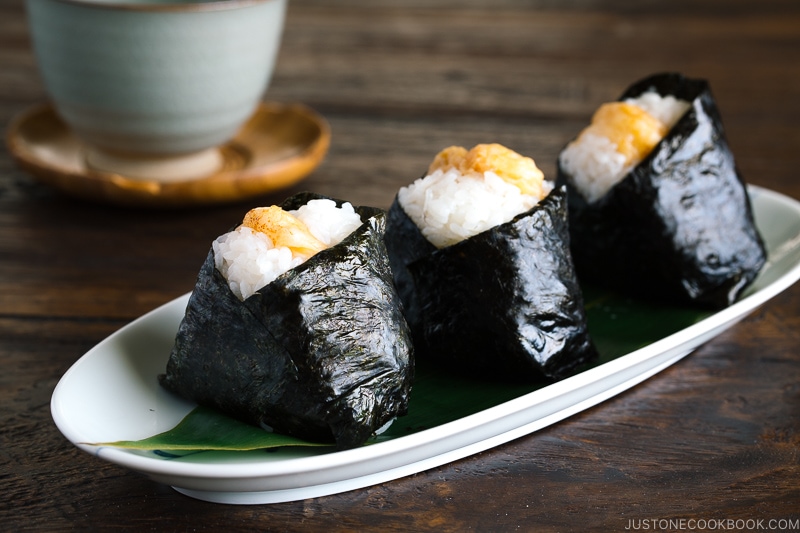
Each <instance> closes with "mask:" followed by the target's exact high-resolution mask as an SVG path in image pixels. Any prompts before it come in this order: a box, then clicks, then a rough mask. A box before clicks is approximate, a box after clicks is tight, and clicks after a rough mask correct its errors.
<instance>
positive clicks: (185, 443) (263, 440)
mask: <svg viewBox="0 0 800 533" xmlns="http://www.w3.org/2000/svg"><path fill="white" fill-rule="evenodd" d="M585 298H586V302H587V303H586V313H587V320H588V327H589V332H590V334H591V336H592V339H593V340H594V342H595V345H596V346H597V349H598V351H599V352H600V358H599V360H597V361H595V362H594V363H593V364H592V365H590V366H597V365H601V364H603V363H606V362H608V361H611V360H612V359H615V358H617V357H620V356H622V355H625V354H627V353H630V352H632V351H634V350H636V349H639V348H641V347H643V346H646V345H648V344H651V343H653V342H655V341H657V340H659V339H662V338H664V337H666V336H668V335H670V334H672V333H675V332H677V331H680V330H682V329H684V328H686V327H688V326H690V325H692V324H694V323H696V322H698V321H700V320H702V319H704V318H706V317H708V316H709V315H710V314H711V313H710V312H708V311H703V310H697V309H687V308H680V307H670V306H663V305H650V304H647V303H645V302H640V301H636V300H632V299H629V298H624V297H620V296H617V295H615V294H613V293H609V292H604V291H598V290H593V289H587V290H586V292H585ZM590 366H587V367H586V368H585V369H584V370H586V369H588V368H590ZM544 386H546V384H535V385H509V384H503V383H494V382H483V381H480V380H476V379H470V378H465V377H461V376H456V375H450V374H448V373H447V372H446V371H444V370H442V369H441V368H436V367H433V366H430V365H426V364H425V363H424V362H422V361H418V362H417V368H416V376H415V382H414V387H413V389H412V393H411V401H410V404H409V411H408V414H407V415H406V416H403V417H400V418H398V419H397V420H396V421H395V422H394V423H393V424H392V425H391V426H390V427H389V429H388V430H387V431H386V432H384V433H382V434H381V435H380V436H378V437H376V438H374V439H373V440H371V441H370V442H368V443H367V444H368V445H369V444H371V443H375V442H382V441H386V440H390V439H396V438H399V437H403V436H405V435H409V434H412V433H416V432H418V431H422V430H425V429H428V428H432V427H435V426H438V425H441V424H445V423H447V422H452V421H454V420H458V419H459V418H462V417H464V416H468V415H471V414H474V413H477V412H479V411H482V410H484V409H487V408H489V407H493V406H495V405H499V404H501V403H503V402H506V401H509V400H511V399H513V398H517V397H519V396H522V395H524V394H527V393H529V392H532V391H534V390H536V389H538V388H541V387H544ZM93 444H96V445H103V446H115V447H120V448H129V449H138V450H153V451H157V453H159V454H160V455H162V456H165V457H171V456H179V455H184V454H185V453H191V452H196V451H209V450H229V451H230V450H235V451H245V450H254V449H267V448H276V447H286V446H329V445H327V444H320V443H314V442H308V441H304V440H301V439H296V438H293V437H289V436H286V435H280V434H277V433H269V432H266V431H264V430H262V429H260V428H257V427H255V426H250V425H248V424H245V423H242V422H239V421H236V420H233V419H231V418H229V417H227V416H225V415H222V414H219V413H217V412H215V411H213V410H211V409H207V408H204V407H198V408H196V409H194V410H193V411H192V412H190V413H189V414H188V415H187V416H186V417H185V418H184V419H183V420H182V421H181V422H180V423H179V424H178V425H177V426H176V427H175V428H173V429H171V430H169V431H166V432H164V433H160V434H158V435H154V436H152V437H149V438H147V439H143V440H139V441H117V442H105V443H93Z"/></svg>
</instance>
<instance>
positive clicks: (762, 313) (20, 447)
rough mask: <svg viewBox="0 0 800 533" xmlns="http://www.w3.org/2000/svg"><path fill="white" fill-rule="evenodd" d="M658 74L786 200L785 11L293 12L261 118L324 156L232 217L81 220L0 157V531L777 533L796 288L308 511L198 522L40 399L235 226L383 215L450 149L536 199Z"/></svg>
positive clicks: (536, 7) (199, 512)
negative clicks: (518, 169)
mask: <svg viewBox="0 0 800 533" xmlns="http://www.w3.org/2000/svg"><path fill="white" fill-rule="evenodd" d="M490 5H491V7H489V6H490ZM659 71H679V72H683V73H684V74H686V75H689V76H693V77H702V78H707V79H708V80H709V81H710V83H711V86H712V90H713V92H714V94H715V96H716V98H717V101H718V104H719V106H720V108H721V110H722V113H723V118H724V121H725V125H726V128H727V134H728V138H729V141H730V144H731V145H732V147H733V150H734V153H735V154H736V157H737V162H738V165H739V167H740V170H741V172H742V174H743V175H744V177H745V178H746V179H747V180H748V181H749V182H750V183H752V184H756V185H760V186H763V187H767V188H769V189H773V190H775V191H778V192H780V193H783V194H786V195H789V196H792V197H794V198H800V179H799V177H800V173H799V172H800V126H798V125H799V124H800V4H798V3H797V2H795V1H794V0H762V1H759V2H752V1H744V0H726V1H725V2H721V1H713V0H703V1H692V2H689V1H684V0H677V1H673V2H637V3H633V2H631V3H628V2H621V1H615V0H605V1H604V0H598V1H594V2H589V1H585V0H570V1H563V2H546V1H527V2H525V1H514V0H501V1H496V2H494V1H493V2H481V1H478V0H461V1H458V2H456V1H455V0H438V1H433V0H426V1H417V2H407V1H405V0H382V1H374V0H373V1H367V0H341V1H338V2H325V1H322V0H293V1H292V2H290V6H289V11H288V20H287V26H286V32H285V38H284V43H283V48H282V51H281V54H280V58H279V62H278V65H277V70H276V72H275V76H274V81H273V83H272V86H271V88H270V89H269V92H268V94H267V96H266V99H267V100H270V101H278V102H303V103H305V104H307V105H309V106H311V107H312V108H313V109H315V110H317V111H318V112H319V113H321V114H322V115H324V116H325V117H326V118H327V119H328V121H329V122H330V124H331V127H332V132H333V136H332V144H331V147H330V151H329V153H328V156H327V158H326V159H325V161H324V162H323V164H322V165H321V166H320V167H319V168H318V169H317V170H316V171H314V172H313V173H312V174H311V175H310V176H309V177H308V179H307V180H305V181H304V182H302V183H300V184H299V185H297V186H294V187H292V188H291V189H289V190H284V191H280V192H277V193H274V194H270V195H266V196H264V197H259V198H257V199H255V200H252V201H247V202H241V203H238V204H233V205H223V206H217V207H209V208H199V209H189V210H147V209H131V208H122V207H115V206H110V205H97V204H94V203H90V202H84V201H79V200H75V199H72V198H69V197H66V196H63V195H61V194H59V193H57V192H55V191H53V190H52V189H50V188H48V187H46V186H43V185H40V184H38V183H37V182H36V181H34V180H32V179H31V177H30V176H29V175H28V174H26V173H25V172H23V171H22V170H20V169H19V168H18V167H17V166H16V165H15V164H14V162H13V161H12V159H11V157H10V155H9V153H8V151H7V150H5V149H1V150H0V369H2V370H1V371H0V384H1V385H2V386H0V418H1V420H2V422H0V464H1V465H2V467H0V524H1V525H0V529H4V530H9V531H11V530H22V529H25V528H29V529H30V530H31V531H39V530H64V529H68V528H75V529H80V530H99V531H102V530H112V529H120V530H122V529H125V530H136V531H140V530H174V531H207V530H228V531H254V530H261V531H297V530H308V531H360V530H380V531H534V530H554V531H584V530H598V531H612V530H613V531H618V530H625V529H636V528H639V529H644V528H645V527H647V528H648V529H650V530H656V529H676V528H681V527H682V528H684V529H687V528H688V527H690V525H691V524H694V526H695V528H697V527H698V524H700V525H703V524H704V525H706V526H707V529H711V528H712V527H711V526H715V527H716V529H721V526H720V524H722V526H726V525H727V526H733V527H736V526H737V524H738V525H747V522H746V521H747V520H750V521H751V522H750V525H753V524H755V525H759V524H761V525H762V526H763V527H764V528H766V527H768V526H769V525H780V524H783V525H785V526H786V525H788V526H793V529H794V530H797V529H800V523H798V520H800V313H798V309H800V285H795V286H793V287H791V288H790V289H788V290H786V291H785V292H783V293H782V294H780V295H779V296H778V297H776V298H774V299H773V300H771V301H770V302H768V303H767V304H766V305H764V306H763V307H761V308H760V309H758V310H757V311H756V312H754V313H753V314H752V315H750V316H749V317H748V318H747V319H745V320H744V321H743V322H741V323H740V324H738V325H737V326H735V327H734V328H732V329H730V330H729V331H727V332H725V333H724V334H722V335H720V336H719V337H718V338H716V339H714V340H712V341H711V342H709V343H707V344H705V345H704V346H702V347H701V348H699V349H698V350H697V351H696V352H694V353H693V354H692V355H691V356H689V357H688V358H686V359H684V360H682V361H680V362H679V363H678V364H676V365H674V366H672V367H670V368H669V369H667V370H666V371H664V372H662V373H660V374H658V375H657V376H655V377H653V378H652V379H650V380H648V381H646V382H644V383H643V384H641V385H639V386H637V387H635V388H633V389H631V390H629V391H628V392H625V393H623V394H621V395H619V396H617V397H615V398H613V399H611V400H609V401H606V402H604V403H602V404H600V405H598V406H596V407H594V408H592V409H589V410H587V411H585V412H583V413H581V414H579V415H576V416H573V417H571V418H569V419H567V420H565V421H563V422H561V423H558V424H556V425H553V426H551V427H549V428H546V429H544V430H541V431H538V432H536V433H534V434H531V435H529V436H526V437H523V438H519V439H517V440H515V441H513V442H510V443H508V444H505V445H502V446H499V447H497V448H494V449H492V450H489V451H486V452H483V453H480V454H477V455H475V456H472V457H469V458H466V459H463V460H460V461H457V462H455V463H451V464H447V465H445V466H442V467H439V468H434V469H432V470H429V471H425V472H422V473H419V474H416V475H412V476H409V477H406V478H403V479H399V480H396V481H393V482H389V483H385V484H382V485H378V486H373V487H369V488H365V489H361V490H355V491H351V492H348V493H344V494H338V495H333V496H328V497H322V498H318V499H311V500H306V501H296V502H290V503H281V504H274V505H269V506H229V505H219V504H210V503H204V502H201V501H197V500H194V499H191V498H188V497H185V496H182V495H180V494H178V493H177V492H175V491H173V490H172V489H171V488H169V487H167V486H163V485H159V484H157V483H155V482H153V481H150V480H149V479H147V478H145V477H144V476H140V475H138V474H134V473H131V472H129V471H127V470H124V469H122V468H120V467H117V466H115V465H112V464H109V463H106V462H104V461H100V460H97V459H95V458H93V457H91V456H89V455H88V454H85V453H83V452H81V451H79V450H77V449H76V448H74V447H73V446H72V445H71V444H70V443H69V442H68V441H67V440H66V439H65V438H64V437H63V436H62V435H61V434H60V433H59V431H58V430H57V429H56V427H55V425H54V423H53V421H52V418H51V415H50V409H49V402H50V396H51V393H52V392H53V388H54V387H55V385H56V383H57V382H58V380H59V378H60V377H61V376H62V374H63V373H64V372H65V371H66V370H67V369H68V368H69V367H70V366H71V365H72V364H73V363H74V362H75V361H76V360H77V359H78V358H79V357H80V356H81V355H82V354H83V353H85V352H86V351H87V350H88V349H90V348H91V347H92V346H94V345H95V344H96V343H98V342H99V341H100V340H102V339H103V338H105V337H106V336H108V335H109V334H111V333H113V332H114V331H115V330H117V329H118V328H120V327H121V326H123V325H125V324H126V323H128V322H130V321H131V320H133V319H135V318H136V317H138V316H140V315H142V314H143V313H145V312H147V311H149V310H151V309H153V308H155V307H157V306H159V305H160V304H162V303H165V302H167V301H169V300H171V299H173V298H175V297H177V296H179V295H181V294H183V293H185V292H187V291H189V290H191V289H192V286H193V284H194V280H195V276H196V274H197V271H198V269H199V266H200V264H201V262H202V260H203V258H204V257H205V254H206V252H207V249H208V246H209V244H210V241H211V240H212V239H213V238H214V237H216V236H217V235H218V234H220V233H223V232H224V231H226V230H227V229H228V227H229V226H230V225H231V224H233V223H234V222H235V221H237V220H238V219H239V218H240V217H241V215H242V214H243V213H244V211H245V210H246V209H248V208H249V207H250V206H253V205H255V204H261V205H269V204H272V203H275V202H278V201H281V200H283V199H284V198H285V197H287V196H289V195H291V194H293V193H294V192H297V191H300V190H304V189H307V190H312V191H316V192H319V193H323V194H328V195H331V196H335V197H343V198H347V199H349V200H350V201H352V202H353V203H356V204H366V205H374V206H378V207H388V206H389V204H390V203H391V201H392V199H393V196H394V194H395V191H396V190H397V188H398V187H400V186H402V185H405V184H407V183H408V182H410V181H412V180H413V179H415V178H417V177H419V176H420V174H421V173H422V172H423V171H424V169H425V168H426V167H427V164H428V162H429V161H430V159H431V158H432V156H433V155H434V154H435V153H436V152H437V151H438V150H439V149H440V148H442V147H445V146H447V145H450V144H461V145H465V146H472V145H473V144H476V143H480V142H500V143H503V144H505V145H507V146H509V147H511V148H513V149H515V150H518V151H520V152H523V153H526V154H528V155H531V156H533V157H534V158H535V159H536V161H537V162H538V163H539V165H540V167H541V168H542V169H543V170H544V171H545V173H546V174H547V175H548V176H551V177H552V176H553V174H554V168H555V165H554V162H555V160H556V157H557V154H558V151H559V150H560V148H561V147H562V146H563V145H564V144H565V143H566V142H567V141H568V140H569V139H570V138H571V137H573V136H574V135H575V134H576V133H577V132H578V131H579V130H580V128H582V127H583V125H584V124H585V123H586V121H587V120H588V118H589V116H590V114H591V112H592V111H593V110H594V108H595V107H596V106H597V105H599V104H600V103H602V102H604V101H607V100H612V99H616V98H617V97H618V96H619V94H620V93H621V92H622V90H624V88H625V87H627V85H628V84H630V83H632V82H633V81H635V80H638V79H639V78H642V77H644V76H646V75H649V74H651V73H654V72H659ZM45 100H46V95H45V92H44V88H43V85H42V83H41V80H40V78H39V75H38V73H37V70H36V66H35V62H34V58H33V54H32V52H31V48H30V43H29V39H28V31H27V28H26V25H25V17H24V9H23V6H22V1H21V0H1V1H0V121H1V122H2V124H3V125H6V124H8V121H9V120H10V119H11V117H12V116H14V115H15V114H17V113H19V112H21V111H23V110H25V109H26V108H28V107H30V106H32V105H34V104H37V103H41V102H43V101H45ZM692 519H694V520H697V522H689V521H690V520H692ZM664 520H667V521H669V520H672V522H664ZM680 520H684V521H683V522H680ZM701 520H704V521H705V522H699V521H701ZM728 520H732V521H733V522H726V521H728ZM736 520H740V522H736ZM770 520H776V521H778V520H784V522H780V523H779V522H769V521H770ZM720 521H723V522H720ZM741 521H745V522H741ZM759 521H761V522H759ZM681 524H683V526H681ZM728 529H731V527H729V528H728Z"/></svg>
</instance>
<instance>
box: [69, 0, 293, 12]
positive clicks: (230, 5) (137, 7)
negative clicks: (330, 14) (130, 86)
mask: <svg viewBox="0 0 800 533" xmlns="http://www.w3.org/2000/svg"><path fill="white" fill-rule="evenodd" d="M53 1H54V2H58V3H61V4H71V5H75V6H81V7H87V8H94V9H107V10H112V11H144V12H150V11H179V12H194V11H224V10H230V9H237V8H243V7H249V6H254V5H258V4H266V3H268V2H276V1H279V0H211V1H206V2H190V3H186V2H177V1H169V2H167V3H163V4H149V3H136V2H132V1H130V2H127V3H114V2H107V1H103V0H53Z"/></svg>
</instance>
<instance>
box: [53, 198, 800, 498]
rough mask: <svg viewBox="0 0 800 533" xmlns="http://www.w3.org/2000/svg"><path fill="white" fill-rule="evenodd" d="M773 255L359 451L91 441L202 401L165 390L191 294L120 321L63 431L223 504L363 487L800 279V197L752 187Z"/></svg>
mask: <svg viewBox="0 0 800 533" xmlns="http://www.w3.org/2000/svg"><path fill="white" fill-rule="evenodd" d="M749 190H750V196H751V199H752V202H753V208H754V213H755V218H756V224H757V226H758V228H759V230H760V231H761V234H762V236H763V237H764V240H765V241H766V244H767V248H768V250H769V260H768V263H767V265H766V266H765V268H764V269H763V271H762V272H761V274H760V276H759V277H758V279H757V280H756V281H755V283H754V284H753V285H752V286H751V287H750V288H749V289H748V291H747V293H746V294H745V295H744V297H743V298H742V299H741V300H740V301H738V302H737V303H735V304H734V305H732V306H730V307H728V308H726V309H724V310H722V311H720V312H718V313H716V314H714V315H712V316H710V317H708V318H706V319H703V320H702V321H700V322H698V323H696V324H694V325H692V326H690V327H687V328H685V329H683V330H681V331H679V332H677V333H675V334H673V335H669V336H668V337H665V338H663V339H661V340H658V341H657V342H654V343H652V344H650V345H648V346H646V347H644V348H641V349H639V350H636V351H633V352H631V353H629V354H627V355H623V356H621V357H619V358H617V359H614V360H612V361H610V362H608V363H605V364H603V365H600V366H597V367H594V368H591V369H589V370H586V371H584V372H582V373H580V374H578V375H576V376H573V377H571V378H568V379H565V380H563V381H560V382H558V383H555V384H552V385H549V386H547V387H544V388H541V389H539V390H536V391H534V392H531V393H528V394H525V395H523V396H520V397H518V398H515V399H513V400H510V401H507V402H505V403H502V404H500V405H497V406H495V407H491V408H489V409H485V410H483V411H480V412H478V413H475V414H473V415H469V416H465V417H463V418H460V419H458V420H455V421H453V422H449V423H446V424H442V425H439V426H436V427H433V428H431V429H426V430H423V431H420V432H418V433H414V434H411V435H408V436H403V437H399V438H396V439H394V440H388V441H385V442H380V443H377V444H373V445H370V446H365V447H362V448H359V449H355V450H347V451H339V452H336V451H330V449H326V448H287V449H281V450H278V451H274V452H271V453H265V452H264V451H256V452H203V453H198V454H194V455H188V456H185V457H182V458H178V459H174V458H173V459H168V458H164V457H160V456H158V455H156V454H154V453H151V452H141V451H133V450H125V449H119V448H111V447H102V446H100V447H99V446H92V445H88V444H86V443H88V442H109V441H117V440H138V439H142V438H145V437H149V436H152V435H154V434H157V433H161V432H163V431H166V430H168V429H171V428H172V427H174V426H175V425H176V424H177V423H178V422H179V421H180V420H181V419H182V418H183V417H184V416H185V415H186V414H187V413H188V412H189V411H190V410H191V409H192V408H193V407H194V405H193V404H192V403H189V402H184V401H181V400H179V399H176V397H175V396H173V395H171V394H170V393H168V392H166V391H165V390H163V389H162V388H161V387H160V386H159V384H158V381H157V375H158V374H160V373H163V371H164V368H165V365H166V360H167V358H168V356H169V353H170V350H171V348H172V343H173V341H174V337H175V333H176V331H177V329H178V324H179V323H180V321H181V319H182V318H183V314H184V310H185V308H186V303H187V301H188V297H189V295H188V294H187V295H184V296H182V297H180V298H178V299H176V300H174V301H172V302H170V303H167V304H166V305H164V306H162V307H159V308H158V309H156V310H154V311H152V312H150V313H148V314H146V315H144V316H142V317H141V318H139V319H137V320H136V321H134V322H132V323H131V324H129V325H127V326H125V327H124V328H122V329H120V330H119V331H117V332H116V333H114V334H113V335H111V336H110V337H108V338H107V339H105V340H104V341H102V342H101V343H100V344H98V345H97V346H95V347H94V348H93V349H91V350H90V351H89V352H88V353H86V354H85V355H84V356H83V357H81V358H80V359H79V360H78V361H77V362H76V363H75V365H73V366H72V368H70V369H69V371H67V373H66V374H65V375H64V376H63V377H62V379H61V381H60V382H59V383H58V386H57V387H56V389H55V391H54V392H53V397H52V401H51V410H52V415H53V419H54V421H55V423H56V425H57V426H58V428H59V430H60V431H61V432H62V433H63V434H64V436H65V437H66V438H67V439H69V440H70V441H71V442H72V443H73V444H75V445H76V446H77V447H78V448H80V449H82V450H84V451H86V452H88V453H91V454H93V455H95V456H97V457H100V458H101V459H105V460H107V461H110V462H112V463H115V464H118V465H121V466H124V467H126V468H129V469H131V470H134V471H137V472H141V473H143V474H145V475H147V476H149V477H150V478H152V479H153V480H155V481H158V482H161V483H165V484H168V485H171V486H173V487H174V488H175V489H176V490H178V491H179V492H182V493H184V494H187V495H189V496H191V497H194V498H198V499H201V500H206V501H212V502H218V503H235V504H258V503H276V502H284V501H293V500H300V499H305V498H314V497H319V496H324V495H328V494H335V493H339V492H344V491H348V490H353V489H358V488H362V487H366V486H370V485H374V484H378V483H383V482H386V481H389V480H393V479H397V478H400V477H403V476H407V475H410V474H414V473H417V472H420V471H423V470H426V469H429V468H433V467H436V466H439V465H442V464H445V463H448V462H450V461H455V460H457V459H461V458H463V457H466V456H469V455H471V454H474V453H477V452H481V451H484V450H487V449H489V448H492V447H494V446H497V445H499V444H502V443H505V442H508V441H510V440H512V439H515V438H518V437H521V436H523V435H526V434H529V433H531V432H533V431H536V430H538V429H540V428H543V427H546V426H548V425H550V424H553V423H555V422H557V421H559V420H562V419H564V418H566V417H568V416H570V415H572V414H575V413H578V412H580V411H583V410H584V409H587V408H589V407H591V406H593V405H596V404H598V403H600V402H602V401H603V400H606V399H608V398H610V397H612V396H614V395H616V394H619V393H620V392H622V391H624V390H626V389H628V388H630V387H632V386H634V385H636V384H637V383H639V382H641V381H643V380H645V379H647V378H648V377H650V376H652V375H654V374H656V373H658V372H659V371H661V370H663V369H664V368H666V367H668V366H669V365H671V364H673V363H674V362H676V361H678V360H679V359H681V358H682V357H684V356H685V355H686V354H688V353H689V352H691V351H692V350H693V349H695V348H696V347H697V346H699V345H700V344H702V343H704V342H706V341H708V340H709V339H711V338H713V337H714V336H716V335H718V334H719V333H721V332H722V331H724V330H725V329H727V328H728V327H730V326H732V325H733V324H735V323H736V322H737V321H739V320H740V319H742V318H743V317H744V316H746V315H747V314H749V313H750V312H752V311H753V310H754V309H755V308H757V307H758V306H759V305H761V304H763V303H764V302H766V301H767V300H769V299H770V298H772V297H773V296H775V295H776V294H778V293H779V292H781V291H783V290H784V289H786V288H788V287H789V286H790V285H792V284H793V283H794V282H795V281H797V279H798V278H800V203H798V202H797V201H795V200H793V199H791V198H788V197H786V196H783V195H780V194H778V193H775V192H772V191H769V190H766V189H762V188H758V187H750V189H749Z"/></svg>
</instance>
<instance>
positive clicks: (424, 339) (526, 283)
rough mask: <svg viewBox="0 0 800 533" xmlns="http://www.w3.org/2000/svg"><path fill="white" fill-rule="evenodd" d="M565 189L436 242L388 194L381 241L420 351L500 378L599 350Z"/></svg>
mask: <svg viewBox="0 0 800 533" xmlns="http://www.w3.org/2000/svg"><path fill="white" fill-rule="evenodd" d="M565 197H566V192H565V190H564V189H559V190H555V191H553V192H552V193H550V195H549V196H547V198H545V199H544V200H543V201H541V202H540V203H539V204H538V205H537V206H535V207H534V208H533V209H531V210H529V211H526V212H525V213H522V214H520V215H518V216H517V217H515V218H514V219H513V220H511V221H510V222H507V223H505V224H501V225H499V226H496V227H494V228H491V229H490V230H488V231H485V232H482V233H480V234H478V235H475V236H473V237H470V238H468V239H465V240H463V241H461V242H459V243H456V244H454V245H451V246H448V247H445V248H441V249H437V248H436V247H434V246H433V245H432V244H431V243H430V242H429V241H428V240H427V239H426V238H425V237H424V236H423V235H422V233H421V231H420V230H419V228H418V227H417V226H416V224H415V223H414V222H413V221H412V220H411V219H410V218H409V217H408V215H407V214H406V213H405V211H404V210H403V208H402V207H401V206H400V204H399V202H398V200H397V198H395V200H394V202H393V204H392V206H391V208H390V209H389V215H388V221H387V226H386V237H385V239H386V243H387V248H388V250H389V258H390V261H391V264H392V270H393V272H394V276H395V284H396V286H397V291H398V294H400V297H401V299H402V300H403V305H404V309H405V313H406V319H407V320H408V323H409V325H410V326H411V330H412V335H413V336H414V343H415V349H416V353H417V359H418V360H422V358H423V357H425V358H429V359H430V360H433V361H437V362H438V363H440V364H441V365H442V366H444V367H445V368H447V369H449V371H452V372H456V373H466V374H472V375H478V376H481V377H484V378H488V379H498V380H503V381H525V382H532V381H549V380H555V379H560V378H563V377H565V376H567V375H569V374H570V373H573V372H574V371H575V370H576V369H577V368H578V367H579V366H580V365H582V364H584V363H586V362H587V361H589V360H591V359H593V358H594V357H596V355H597V353H596V351H595V348H594V346H593V344H592V342H591V340H590V338H589V335H588V333H587V330H586V317H585V313H584V307H583V295H582V293H581V289H580V286H579V285H578V281H577V279H576V277H575V273H574V269H573V264H572V259H571V257H570V252H569V234H568V229H567V208H566V199H565Z"/></svg>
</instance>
